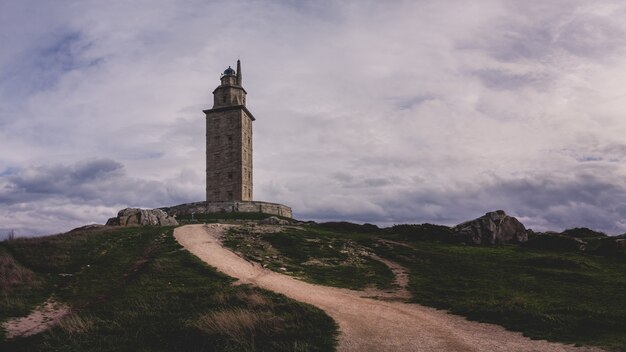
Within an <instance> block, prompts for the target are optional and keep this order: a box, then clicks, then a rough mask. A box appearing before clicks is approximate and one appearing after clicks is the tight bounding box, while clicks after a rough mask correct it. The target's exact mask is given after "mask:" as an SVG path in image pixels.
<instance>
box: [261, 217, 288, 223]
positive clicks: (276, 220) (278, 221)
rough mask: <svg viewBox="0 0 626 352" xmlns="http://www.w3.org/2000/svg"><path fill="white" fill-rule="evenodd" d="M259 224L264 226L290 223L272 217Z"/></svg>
mask: <svg viewBox="0 0 626 352" xmlns="http://www.w3.org/2000/svg"><path fill="white" fill-rule="evenodd" d="M259 224H263V225H289V221H287V220H283V219H280V218H277V217H276V216H270V217H269V218H265V219H263V220H261V221H259Z"/></svg>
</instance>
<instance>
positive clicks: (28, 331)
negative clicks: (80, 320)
mask: <svg viewBox="0 0 626 352" xmlns="http://www.w3.org/2000/svg"><path fill="white" fill-rule="evenodd" d="M69 313H70V308H69V307H68V306H67V305H65V304H62V303H58V302H56V301H55V300H54V299H52V298H50V299H48V300H47V301H46V302H44V303H43V304H42V305H40V306H39V307H37V308H35V309H34V310H33V311H32V312H31V313H30V314H29V315H27V316H25V317H20V318H14V319H9V320H8V321H6V322H4V323H3V324H2V327H3V328H4V329H5V331H6V338H7V339H13V338H17V337H26V336H31V335H36V334H38V333H40V332H42V331H45V330H47V329H49V328H51V327H52V326H54V325H56V324H57V323H59V321H61V319H63V318H64V317H65V316H67V315H68V314H69Z"/></svg>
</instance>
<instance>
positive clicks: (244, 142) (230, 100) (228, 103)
mask: <svg viewBox="0 0 626 352" xmlns="http://www.w3.org/2000/svg"><path fill="white" fill-rule="evenodd" d="M241 78H242V77H241V62H240V61H239V60H237V71H235V70H233V69H232V68H230V66H229V67H228V68H227V69H226V70H225V71H224V73H223V74H222V75H221V77H220V81H221V84H220V85H219V86H218V87H217V88H215V90H214V91H213V108H211V109H209V110H204V111H203V112H204V113H205V114H206V200H207V202H227V201H252V121H254V116H252V114H251V113H250V111H248V109H247V108H246V94H247V93H246V90H245V89H243V87H242V86H241Z"/></svg>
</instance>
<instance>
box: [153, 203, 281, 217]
mask: <svg viewBox="0 0 626 352" xmlns="http://www.w3.org/2000/svg"><path fill="white" fill-rule="evenodd" d="M161 209H162V210H164V211H165V212H166V213H168V214H169V215H170V216H174V215H191V214H192V213H193V214H209V213H265V214H271V215H278V216H283V217H286V218H293V213H292V212H291V208H290V207H288V206H286V205H282V204H278V203H268V202H257V201H250V202H246V201H229V202H195V203H186V204H179V205H175V206H172V207H164V208H161Z"/></svg>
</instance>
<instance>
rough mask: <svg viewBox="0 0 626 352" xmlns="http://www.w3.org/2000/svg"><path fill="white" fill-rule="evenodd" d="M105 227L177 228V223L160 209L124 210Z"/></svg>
mask: <svg viewBox="0 0 626 352" xmlns="http://www.w3.org/2000/svg"><path fill="white" fill-rule="evenodd" d="M106 224H107V226H146V225H158V226H178V221H176V219H175V218H174V217H172V216H169V215H167V213H166V212H164V211H163V210H161V209H138V208H126V209H122V210H120V211H119V212H118V213H117V217H114V218H110V219H109V220H108V221H107V223H106Z"/></svg>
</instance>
